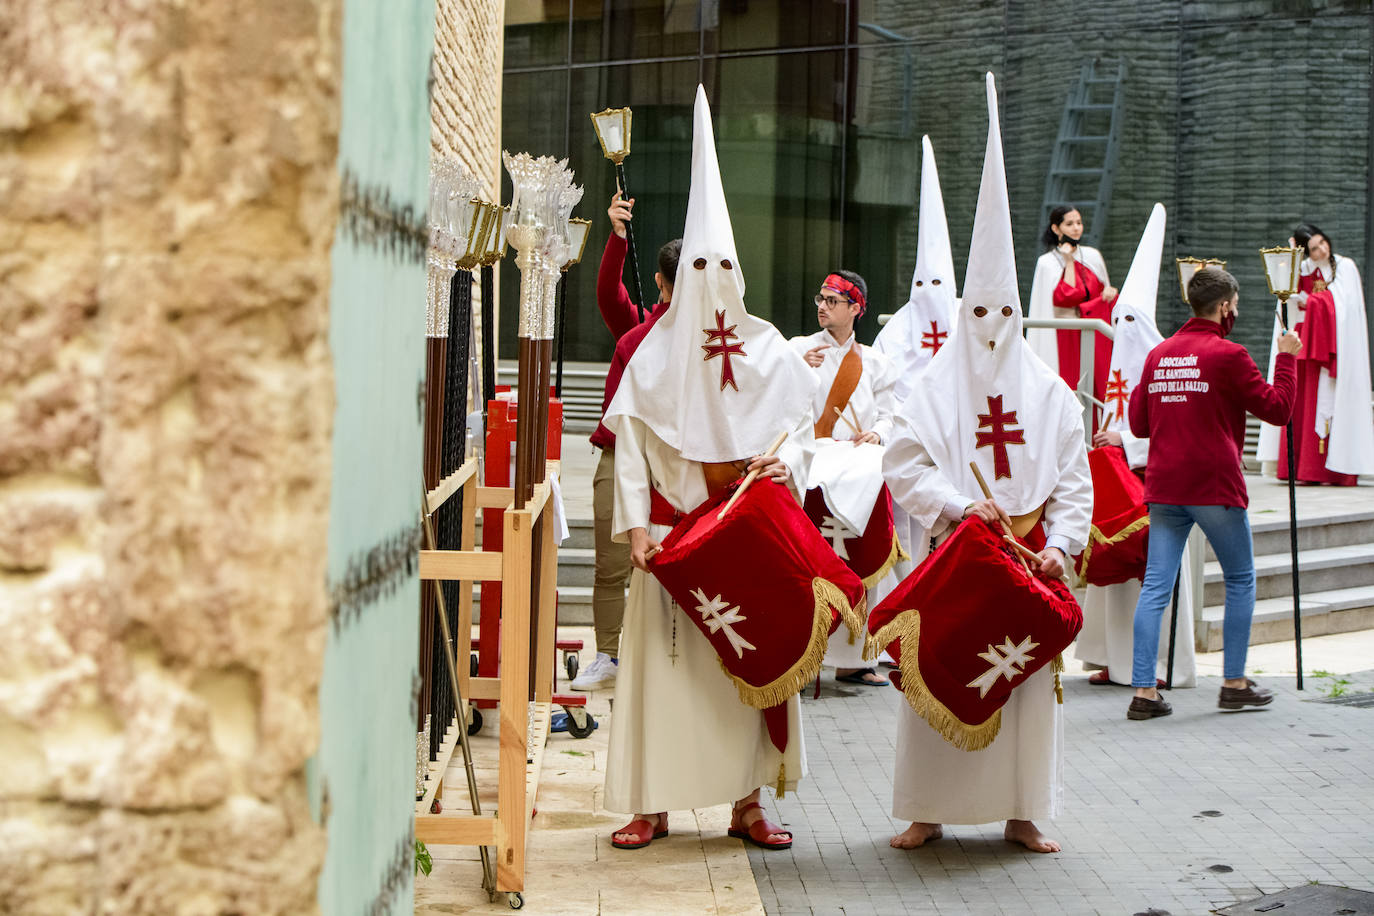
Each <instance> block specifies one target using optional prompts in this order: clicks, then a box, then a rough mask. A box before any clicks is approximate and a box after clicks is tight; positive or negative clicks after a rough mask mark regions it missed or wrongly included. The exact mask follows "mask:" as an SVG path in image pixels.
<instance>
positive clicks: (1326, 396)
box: [1255, 254, 1374, 476]
mask: <svg viewBox="0 0 1374 916" xmlns="http://www.w3.org/2000/svg"><path fill="white" fill-rule="evenodd" d="M1332 257H1333V258H1334V259H1335V260H1336V282H1335V284H1334V285H1332V287H1331V298H1332V301H1333V302H1334V304H1335V306H1336V342H1337V343H1336V347H1337V353H1336V378H1335V380H1334V381H1333V380H1332V378H1331V376H1330V375H1329V374H1328V373H1327V371H1326V370H1325V369H1323V370H1322V373H1321V380H1320V381H1319V382H1318V390H1317V406H1316V410H1315V411H1314V420H1315V421H1316V422H1315V424H1314V426H1315V428H1316V431H1317V435H1319V436H1322V435H1323V434H1324V433H1325V432H1326V431H1327V429H1328V428H1329V429H1330V438H1329V439H1327V443H1326V468H1327V470H1329V471H1332V472H1334V473H1337V474H1356V475H1361V476H1368V475H1371V474H1374V412H1371V409H1370V369H1369V336H1368V332H1367V330H1366V320H1365V313H1364V287H1363V286H1362V285H1361V284H1360V272H1359V269H1358V268H1357V267H1356V266H1355V262H1354V261H1352V260H1350V259H1349V258H1347V257H1345V256H1344V255H1339V254H1338V255H1332ZM1319 269H1320V270H1321V271H1322V276H1323V277H1324V278H1325V279H1326V280H1328V281H1330V279H1331V270H1330V268H1329V267H1328V268H1325V269H1321V268H1318V267H1317V266H1316V265H1315V264H1314V263H1312V261H1310V260H1304V261H1303V262H1302V267H1301V271H1302V274H1303V276H1306V275H1308V274H1310V273H1312V271H1314V270H1319ZM1300 315H1301V312H1299V310H1298V308H1297V307H1296V303H1295V302H1294V301H1292V300H1290V302H1289V306H1288V322H1289V324H1290V325H1295V324H1298V323H1299V322H1300V321H1301V320H1302V319H1301V318H1300V317H1299V316H1300ZM1278 335H1279V321H1278V318H1277V317H1275V318H1274V344H1273V345H1272V346H1270V348H1269V373H1268V379H1269V384H1271V385H1272V384H1273V383H1274V356H1275V355H1276V354H1277V353H1278ZM1328 424H1329V425H1328ZM1255 451H1256V456H1257V457H1258V458H1259V460H1260V461H1261V462H1264V467H1265V473H1272V470H1271V469H1272V468H1273V467H1274V466H1275V465H1276V464H1277V462H1278V459H1279V427H1277V426H1271V425H1270V424H1268V423H1262V424H1260V437H1259V446H1258V447H1257V448H1256V450H1255Z"/></svg>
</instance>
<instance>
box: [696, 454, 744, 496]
mask: <svg viewBox="0 0 1374 916" xmlns="http://www.w3.org/2000/svg"><path fill="white" fill-rule="evenodd" d="M747 464H748V462H747V461H720V462H703V463H702V465H701V474H702V476H703V477H705V478H706V495H707V497H708V498H711V499H714V498H715V497H717V496H719V495H720V494H721V493H724V492H725V488H726V487H728V486H730V484H732V483H734V482H735V481H736V480H739V479H740V476H741V475H743V474H744V468H745V466H746V465H747Z"/></svg>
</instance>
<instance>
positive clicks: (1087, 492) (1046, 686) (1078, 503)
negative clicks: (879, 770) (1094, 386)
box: [887, 411, 1092, 824]
mask: <svg viewBox="0 0 1374 916" xmlns="http://www.w3.org/2000/svg"><path fill="white" fill-rule="evenodd" d="M1062 419H1063V421H1064V422H1063V423H1061V426H1062V429H1061V431H1060V439H1061V440H1063V443H1064V446H1065V447H1064V449H1063V451H1062V455H1063V458H1062V459H1061V462H1062V463H1063V464H1064V467H1063V473H1062V474H1061V477H1060V479H1059V482H1058V484H1057V485H1056V486H1055V488H1054V490H1053V491H1052V493H1051V494H1050V498H1049V500H1048V502H1047V503H1046V505H1045V516H1044V522H1045V528H1046V530H1047V531H1061V532H1067V531H1077V530H1078V529H1080V528H1083V527H1086V526H1085V525H1084V524H1083V521H1082V517H1083V516H1084V514H1085V513H1086V514H1087V515H1088V516H1091V513H1092V482H1091V477H1090V475H1089V473H1088V468H1087V463H1088V462H1087V453H1086V451H1085V450H1084V449H1083V447H1082V443H1081V439H1080V440H1079V444H1078V446H1077V448H1076V449H1074V448H1071V447H1070V444H1071V443H1070V439H1071V438H1072V437H1073V436H1075V435H1076V436H1079V437H1081V436H1082V426H1076V424H1074V423H1072V422H1069V420H1070V419H1071V418H1070V417H1069V416H1067V411H1066V416H1065V417H1064V418H1062ZM888 455H889V458H891V459H894V460H891V461H889V463H888V465H887V469H888V474H887V481H888V487H889V488H891V490H892V497H893V499H894V500H896V501H897V502H899V503H901V504H903V505H904V506H906V507H907V508H908V509H910V510H911V511H912V512H913V514H914V513H915V512H917V511H919V506H920V504H921V503H922V502H928V501H929V500H930V499H931V498H932V495H931V492H929V491H931V490H933V491H934V492H935V494H936V495H935V496H934V497H933V498H935V499H941V498H942V497H941V496H940V495H939V494H941V493H943V492H946V491H947V489H948V488H949V483H948V481H947V480H936V479H934V478H942V477H943V475H942V474H941V473H940V471H939V469H938V468H936V467H935V465H934V462H933V460H932V459H931V457H930V454H929V452H927V451H926V449H925V447H924V446H923V445H922V444H921V443H920V442H919V441H918V440H917V439H915V438H914V437H913V436H912V435H911V434H910V430H909V428H908V427H906V424H905V423H904V422H903V420H902V419H901V418H900V417H899V418H898V423H897V431H896V433H895V434H894V438H893V443H892V445H891V447H890V448H889V452H888ZM923 489H924V490H927V493H926V494H924V497H922V496H918V495H917V494H918V491H920V490H923ZM961 499H963V498H962V497H961ZM946 501H947V502H949V501H948V500H946ZM958 501H959V500H958V499H956V500H953V502H958ZM972 501H973V500H972V499H971V498H967V499H964V502H963V504H965V505H966V504H967V503H968V502H972ZM952 508H953V507H952V506H951V509H952ZM1065 520H1068V521H1067V524H1065ZM953 528H954V523H953V520H952V519H951V518H949V516H948V515H947V514H945V515H942V516H941V517H940V518H939V519H938V520H937V521H936V522H935V525H934V530H935V531H936V532H937V534H938V535H939V536H948V534H949V533H950V532H952V531H953ZM1061 536H1062V537H1064V538H1065V539H1066V540H1069V541H1070V547H1071V551H1070V552H1076V551H1077V550H1080V549H1082V546H1083V545H1082V544H1081V543H1078V542H1077V541H1076V539H1074V538H1072V537H1070V536H1069V535H1068V534H1061ZM1063 751H1064V716H1063V707H1062V706H1061V705H1060V704H1059V703H1058V702H1057V701H1056V699H1055V693H1054V674H1053V672H1052V671H1051V670H1050V666H1048V665H1046V666H1045V667H1044V668H1042V669H1041V670H1039V671H1037V672H1036V673H1035V674H1033V675H1032V676H1031V677H1029V678H1027V679H1026V681H1025V683H1023V684H1021V685H1020V686H1019V687H1017V688H1016V689H1015V690H1014V691H1012V694H1011V697H1010V698H1009V699H1008V700H1007V702H1006V705H1004V706H1003V707H1002V727H1001V730H1000V731H999V732H998V735H997V738H996V739H995V740H994V741H993V742H992V744H991V745H989V746H988V747H986V748H984V749H983V750H981V751H962V750H960V749H958V748H956V747H955V746H954V745H952V744H950V743H949V742H948V741H946V740H945V739H944V738H943V737H942V736H941V735H940V733H939V732H937V731H935V729H933V728H931V727H930V725H929V724H928V723H927V722H926V721H925V719H922V718H921V717H920V716H918V715H916V713H915V712H913V711H912V710H911V707H910V705H909V704H907V703H902V704H901V705H900V708H899V710H898V713H897V756H896V764H895V765H894V767H893V785H892V814H893V816H894V817H896V818H900V819H902V820H907V821H917V822H924V823H938V824H986V823H990V822H992V821H1001V820H1008V819H1014V820H1037V819H1041V818H1053V817H1055V816H1056V815H1057V814H1058V813H1059V810H1060V808H1061V806H1062V803H1063V797H1064V757H1063Z"/></svg>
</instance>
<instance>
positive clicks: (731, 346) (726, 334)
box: [701, 310, 746, 391]
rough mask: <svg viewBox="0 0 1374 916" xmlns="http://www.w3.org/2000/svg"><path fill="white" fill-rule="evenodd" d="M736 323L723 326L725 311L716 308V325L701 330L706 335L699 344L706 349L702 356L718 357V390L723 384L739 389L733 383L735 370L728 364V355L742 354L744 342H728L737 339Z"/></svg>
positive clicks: (707, 358) (723, 386)
mask: <svg viewBox="0 0 1374 916" xmlns="http://www.w3.org/2000/svg"><path fill="white" fill-rule="evenodd" d="M737 327H739V325H737V324H732V325H730V326H729V327H728V328H727V327H726V326H725V311H724V310H717V312H716V326H715V327H714V328H702V329H701V332H702V333H703V334H705V335H706V343H704V344H702V345H701V349H703V350H705V351H706V355H705V356H704V357H702V358H703V359H706V360H712V359H715V358H716V357H717V356H719V357H720V390H721V391H724V390H725V386H726V385H729V386H730V387H731V388H733V389H735V390H736V391H739V385H736V384H735V370H734V367H732V366H731V365H730V356H731V355H732V354H733V355H736V356H744V355H746V354H745V352H744V344H742V343H730V341H731V340H739V335H737V334H736V333H735V328H737Z"/></svg>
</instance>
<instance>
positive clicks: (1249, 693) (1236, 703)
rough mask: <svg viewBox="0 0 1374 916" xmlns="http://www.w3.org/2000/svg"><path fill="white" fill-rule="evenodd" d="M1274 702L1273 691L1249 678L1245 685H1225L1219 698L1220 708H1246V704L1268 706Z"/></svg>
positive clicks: (1218, 705)
mask: <svg viewBox="0 0 1374 916" xmlns="http://www.w3.org/2000/svg"><path fill="white" fill-rule="evenodd" d="M1272 702H1274V694H1273V692H1272V691H1269V690H1265V689H1264V688H1263V687H1261V686H1260V685H1258V684H1256V683H1255V682H1254V681H1252V680H1250V679H1249V678H1246V679H1245V686H1244V687H1223V688H1221V696H1220V697H1218V698H1217V707H1218V708H1219V709H1244V708H1245V707H1246V706H1268V705H1269V704H1270V703H1272Z"/></svg>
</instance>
